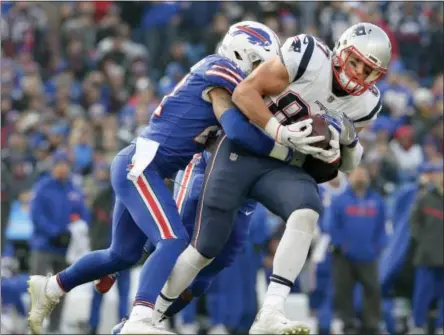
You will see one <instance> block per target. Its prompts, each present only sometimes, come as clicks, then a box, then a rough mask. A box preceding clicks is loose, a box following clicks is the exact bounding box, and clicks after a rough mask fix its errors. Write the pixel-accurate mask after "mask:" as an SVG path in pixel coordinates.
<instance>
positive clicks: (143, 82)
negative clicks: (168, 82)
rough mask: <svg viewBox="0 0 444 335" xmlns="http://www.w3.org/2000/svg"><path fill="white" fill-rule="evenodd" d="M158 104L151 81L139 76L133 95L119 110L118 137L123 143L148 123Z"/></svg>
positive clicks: (128, 140)
mask: <svg viewBox="0 0 444 335" xmlns="http://www.w3.org/2000/svg"><path fill="white" fill-rule="evenodd" d="M168 93H169V92H168ZM158 105H159V100H157V98H156V96H155V95H154V88H153V84H152V82H151V81H150V80H149V79H148V78H140V79H139V80H138V81H137V82H136V90H135V93H134V95H133V96H132V97H131V99H130V100H129V101H128V103H127V104H126V105H125V106H123V108H122V109H121V110H120V113H119V122H120V125H121V127H120V129H119V133H118V136H119V139H120V140H121V141H122V142H123V143H129V142H130V141H132V139H133V138H134V137H135V136H136V134H138V133H139V132H140V131H141V130H142V127H144V126H146V125H147V124H148V123H149V120H150V118H151V115H152V113H153V112H154V110H155V109H156V108H157V106H158Z"/></svg>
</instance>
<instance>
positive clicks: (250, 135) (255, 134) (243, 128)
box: [208, 88, 292, 161]
mask: <svg viewBox="0 0 444 335" xmlns="http://www.w3.org/2000/svg"><path fill="white" fill-rule="evenodd" d="M208 97H209V98H210V99H211V102H212V104H213V110H214V114H215V115H216V117H217V119H218V120H219V122H220V124H221V125H222V128H223V129H224V131H225V134H226V135H227V137H228V138H229V139H230V140H231V141H233V142H235V143H237V144H239V145H241V146H243V147H246V148H247V149H249V150H250V151H251V152H254V153H256V154H260V155H265V156H270V157H273V158H276V159H279V160H282V161H288V160H290V158H291V155H292V152H291V150H290V149H289V148H287V147H285V146H283V145H280V144H279V143H276V142H275V141H274V140H273V139H271V138H270V137H269V136H267V135H266V134H264V133H263V132H262V131H261V130H259V129H258V128H257V127H256V126H254V125H253V124H251V123H250V122H249V120H248V119H247V118H246V117H245V116H244V115H242V113H241V112H240V111H239V110H238V109H237V108H236V107H235V106H234V104H233V102H232V99H231V95H230V94H229V93H228V92H227V90H225V89H223V88H213V89H212V90H211V91H209V92H208ZM260 99H261V100H262V98H260Z"/></svg>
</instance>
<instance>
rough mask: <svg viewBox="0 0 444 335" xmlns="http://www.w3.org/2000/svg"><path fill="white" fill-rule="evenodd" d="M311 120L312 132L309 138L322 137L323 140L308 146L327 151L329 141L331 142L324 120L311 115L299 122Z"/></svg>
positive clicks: (326, 123) (318, 116) (319, 116)
mask: <svg viewBox="0 0 444 335" xmlns="http://www.w3.org/2000/svg"><path fill="white" fill-rule="evenodd" d="M308 118H312V119H313V123H312V124H311V125H312V127H313V130H312V132H311V134H310V136H324V137H325V139H324V140H323V141H320V142H316V143H313V144H310V145H312V146H314V147H317V148H321V149H328V147H329V146H330V144H329V143H330V140H331V133H330V129H328V122H327V120H325V119H324V118H323V117H322V116H321V115H318V114H316V115H313V116H306V117H303V118H301V119H300V120H304V119H308Z"/></svg>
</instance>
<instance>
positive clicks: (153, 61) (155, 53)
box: [141, 1, 181, 69]
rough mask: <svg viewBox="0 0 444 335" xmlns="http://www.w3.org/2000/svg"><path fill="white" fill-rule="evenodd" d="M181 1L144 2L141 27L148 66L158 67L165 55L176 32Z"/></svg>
mask: <svg viewBox="0 0 444 335" xmlns="http://www.w3.org/2000/svg"><path fill="white" fill-rule="evenodd" d="M180 7H181V3H180V2H179V1H168V2H165V1H153V2H147V3H145V9H144V12H143V17H142V22H141V28H142V29H143V31H144V41H145V45H146V46H147V48H148V51H149V52H150V57H149V58H148V67H149V68H150V69H159V68H160V67H161V66H162V60H164V59H165V58H166V57H167V54H166V53H167V52H168V46H169V45H171V44H172V40H173V38H175V37H176V36H177V35H178V34H177V33H178V31H177V26H178V24H179V21H180V16H179V15H178V14H179V12H180Z"/></svg>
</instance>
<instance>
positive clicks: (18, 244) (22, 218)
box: [3, 190, 34, 273]
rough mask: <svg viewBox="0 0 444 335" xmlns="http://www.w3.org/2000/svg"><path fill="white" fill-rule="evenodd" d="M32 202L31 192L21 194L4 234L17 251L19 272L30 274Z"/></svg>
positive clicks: (13, 204) (15, 202)
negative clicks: (29, 242) (29, 241)
mask: <svg viewBox="0 0 444 335" xmlns="http://www.w3.org/2000/svg"><path fill="white" fill-rule="evenodd" d="M30 201H31V192H30V190H25V191H23V192H22V193H20V194H19V196H18V200H15V201H14V202H13V203H12V206H11V211H10V215H9V219H8V226H7V228H6V230H4V231H3V233H4V234H5V235H6V238H7V239H8V242H10V243H11V244H12V247H13V248H14V250H15V257H16V258H17V261H18V263H19V267H18V269H19V271H20V272H23V273H29V245H28V240H29V239H30V238H31V237H32V232H33V228H34V227H33V225H32V221H31V216H30V208H29V203H30Z"/></svg>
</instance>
